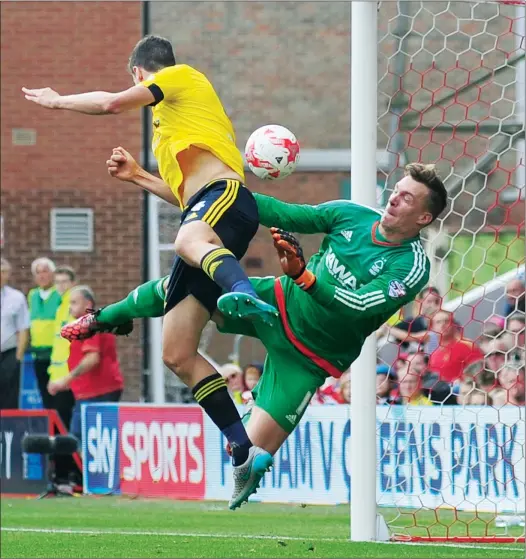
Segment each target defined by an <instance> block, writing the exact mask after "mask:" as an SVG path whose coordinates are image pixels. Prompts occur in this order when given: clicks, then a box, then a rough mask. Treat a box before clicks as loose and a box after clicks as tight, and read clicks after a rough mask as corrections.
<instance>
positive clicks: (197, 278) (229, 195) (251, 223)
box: [164, 179, 259, 314]
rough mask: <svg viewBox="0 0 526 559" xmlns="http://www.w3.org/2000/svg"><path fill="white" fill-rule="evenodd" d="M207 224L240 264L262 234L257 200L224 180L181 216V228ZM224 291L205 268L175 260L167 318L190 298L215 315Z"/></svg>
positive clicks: (193, 201)
mask: <svg viewBox="0 0 526 559" xmlns="http://www.w3.org/2000/svg"><path fill="white" fill-rule="evenodd" d="M198 220H199V221H204V222H205V223H208V224H209V225H210V227H212V229H213V230H214V231H215V233H216V234H217V236H218V237H219V238H220V239H221V242H222V243H223V246H224V247H225V248H227V249H228V250H230V251H231V252H232V253H233V254H234V256H235V257H236V258H237V259H238V260H239V259H241V258H242V257H243V256H244V255H245V252H246V251H247V248H248V245H249V243H250V241H251V240H252V239H253V237H254V235H255V234H256V232H257V230H258V225H259V214H258V208H257V204H256V200H255V198H254V196H252V194H251V192H250V191H249V190H248V189H247V188H246V187H245V186H244V185H243V184H242V183H241V182H239V181H236V180H231V179H220V180H216V181H213V182H211V183H210V184H208V185H206V186H205V187H203V188H202V189H201V190H199V191H198V192H196V194H195V195H194V196H192V197H191V198H190V200H188V205H187V206H186V208H185V209H184V211H183V214H182V215H181V227H184V226H185V225H186V224H187V223H192V222H194V221H198ZM221 294H222V290H221V288H220V287H219V286H218V285H217V284H216V283H215V282H214V281H212V280H211V279H210V278H209V277H208V276H207V275H206V274H205V273H204V272H203V270H201V268H194V267H192V266H190V265H189V264H186V262H184V261H183V260H182V258H180V257H179V256H176V257H175V260H174V263H173V266H172V271H171V273H170V280H169V282H168V289H167V291H166V304H165V309H164V312H165V314H166V313H167V312H169V311H170V310H171V309H173V308H174V307H175V306H176V305H177V304H178V303H180V302H181V301H182V300H183V299H185V298H186V297H187V296H188V295H193V296H194V297H195V298H196V299H197V300H198V301H199V302H200V303H201V304H202V305H203V306H204V307H206V309H207V310H208V311H209V312H210V314H212V313H213V312H214V310H215V309H216V305H217V299H218V298H219V297H220V296H221Z"/></svg>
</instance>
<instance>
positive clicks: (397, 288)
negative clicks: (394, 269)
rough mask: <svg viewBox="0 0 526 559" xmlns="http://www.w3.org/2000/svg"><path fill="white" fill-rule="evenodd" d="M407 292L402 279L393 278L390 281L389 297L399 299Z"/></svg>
mask: <svg viewBox="0 0 526 559" xmlns="http://www.w3.org/2000/svg"><path fill="white" fill-rule="evenodd" d="M406 293H407V290H406V288H405V285H404V284H403V283H402V282H401V281H396V280H393V281H390V282H389V297H392V298H393V299H397V298H398V297H403V296H404V295H405V294H406Z"/></svg>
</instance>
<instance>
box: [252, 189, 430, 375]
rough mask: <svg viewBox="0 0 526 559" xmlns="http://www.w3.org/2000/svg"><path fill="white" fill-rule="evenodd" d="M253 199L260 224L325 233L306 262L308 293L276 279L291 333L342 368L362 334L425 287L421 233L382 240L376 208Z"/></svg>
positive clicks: (426, 270)
mask: <svg viewBox="0 0 526 559" xmlns="http://www.w3.org/2000/svg"><path fill="white" fill-rule="evenodd" d="M254 196H255V197H256V200H257V204H258V209H259V219H260V222H261V224H262V225H265V226H266V227H280V228H281V229H285V230H286V231H290V232H291V233H325V234H326V236H325V238H324V239H323V242H322V244H321V246H320V249H319V251H318V252H317V253H316V254H315V255H314V256H312V258H311V259H310V260H309V262H308V264H307V268H308V269H309V270H310V271H311V272H313V273H314V274H315V275H316V277H317V281H316V283H315V284H314V286H313V287H312V288H311V290H309V292H308V293H307V292H305V291H303V290H302V289H300V288H299V287H298V286H297V285H296V284H295V283H294V282H293V281H292V280H291V279H290V278H288V277H284V278H282V279H281V281H282V284H283V289H284V292H285V303H286V308H287V317H288V321H289V324H290V327H291V329H292V331H293V333H294V334H295V335H296V337H297V338H299V340H300V341H301V342H302V343H303V344H304V345H306V346H307V347H308V348H309V349H310V350H311V351H313V352H315V353H316V354H317V355H319V356H320V357H323V358H324V359H326V360H327V361H329V362H330V363H332V364H333V365H335V366H336V367H337V368H338V369H339V370H341V371H343V370H345V369H347V368H348V367H349V365H350V364H351V363H352V362H353V361H354V360H355V359H356V358H357V357H358V355H359V354H360V351H361V347H362V345H363V343H364V341H365V339H366V338H367V337H368V336H369V335H370V334H371V333H372V332H374V331H375V330H377V329H378V328H379V327H380V326H381V325H382V324H383V323H384V322H385V321H386V320H387V319H389V318H390V317H391V316H392V315H393V314H394V313H395V312H396V311H397V310H398V309H400V308H401V307H402V306H403V305H405V304H406V303H408V302H409V301H412V300H413V299H414V298H415V296H416V295H417V294H418V292H419V291H420V290H421V289H422V288H423V287H424V286H425V285H426V283H427V281H428V279H429V266H430V265H429V260H428V258H427V256H426V254H425V252H424V249H423V247H422V243H421V242H420V238H419V237H414V238H412V239H408V240H406V241H403V242H400V243H389V242H387V241H386V239H384V238H383V237H382V235H381V234H380V231H379V228H378V226H379V221H380V218H381V215H382V214H381V212H379V211H377V210H374V209H372V208H369V207H366V206H361V205H358V204H354V203H353V202H349V201H347V200H335V201H332V202H326V203H324V204H320V205H319V206H308V205H299V204H287V203H285V202H281V201H279V200H276V199H275V198H271V197H269V196H264V195H262V194H255V195H254Z"/></svg>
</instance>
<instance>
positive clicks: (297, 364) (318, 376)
mask: <svg viewBox="0 0 526 559" xmlns="http://www.w3.org/2000/svg"><path fill="white" fill-rule="evenodd" d="M250 282H251V283H252V285H253V287H254V289H255V290H256V292H257V294H258V296H259V297H261V299H262V300H263V301H265V302H267V303H269V304H271V305H274V306H277V304H276V297H275V294H274V278H273V277H266V278H250ZM224 320H225V322H224V324H223V326H221V327H220V328H219V331H220V332H223V333H228V334H243V335H245V336H251V337H253V338H258V339H260V340H261V341H262V342H263V344H264V346H265V348H266V350H267V358H266V359H265V365H264V369H263V376H262V377H261V379H260V381H259V382H258V384H257V386H256V387H255V388H254V390H253V391H252V394H253V396H254V401H255V405H256V406H258V407H259V408H261V409H263V410H265V411H266V412H267V413H268V414H269V415H270V416H271V417H272V419H274V421H276V422H277V423H279V425H280V426H281V427H282V428H283V429H284V430H285V431H287V433H291V432H292V431H293V430H294V428H295V427H296V425H297V424H298V423H299V420H300V419H301V417H302V416H303V414H304V413H305V409H306V408H307V406H308V405H309V402H310V400H311V398H312V397H313V396H314V394H315V393H316V390H317V389H318V388H319V387H320V386H321V385H322V384H323V383H324V382H325V379H326V378H327V376H328V375H327V373H326V372H325V371H323V370H322V369H321V368H320V367H318V366H317V365H316V364H315V363H313V362H312V361H311V360H310V359H309V358H308V357H305V356H304V355H303V354H302V353H300V352H299V351H298V350H297V349H296V348H295V347H294V345H293V344H292V343H291V342H290V341H289V340H288V338H287V335H286V334H285V330H284V329H283V326H282V324H281V322H280V323H279V324H277V325H274V326H267V325H265V324H253V323H250V322H247V321H246V320H243V319H234V318H226V317H225V319H224Z"/></svg>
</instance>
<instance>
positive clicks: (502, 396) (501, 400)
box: [489, 388, 508, 408]
mask: <svg viewBox="0 0 526 559" xmlns="http://www.w3.org/2000/svg"><path fill="white" fill-rule="evenodd" d="M489 395H490V396H491V401H492V402H493V407H495V408H501V407H502V406H505V405H506V404H507V403H508V394H507V392H506V390H504V389H503V388H495V389H494V390H492V391H491V392H490V393H489Z"/></svg>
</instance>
